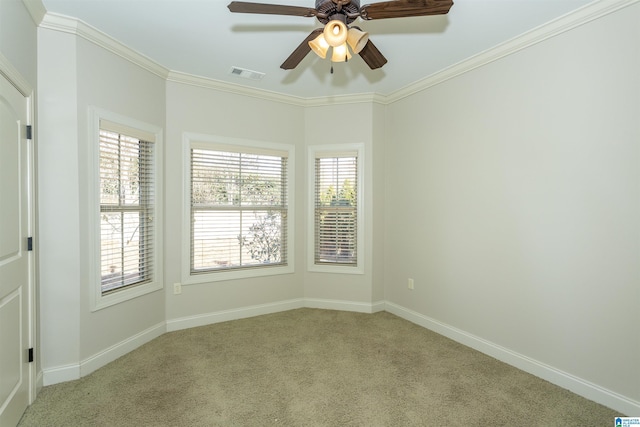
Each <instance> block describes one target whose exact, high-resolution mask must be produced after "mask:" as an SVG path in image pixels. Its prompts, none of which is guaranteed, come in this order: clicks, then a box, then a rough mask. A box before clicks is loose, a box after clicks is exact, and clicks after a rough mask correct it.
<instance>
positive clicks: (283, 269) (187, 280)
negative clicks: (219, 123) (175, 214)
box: [182, 132, 295, 285]
mask: <svg viewBox="0 0 640 427" xmlns="http://www.w3.org/2000/svg"><path fill="white" fill-rule="evenodd" d="M225 147H227V148H228V149H229V150H231V151H235V152H243V149H244V150H246V152H249V153H256V152H264V153H265V154H269V155H272V154H275V153H276V152H279V153H286V155H287V171H286V180H287V195H286V199H287V209H286V212H287V215H286V216H287V236H286V238H287V242H286V246H287V261H286V264H278V265H273V264H266V265H264V266H260V265H249V266H247V267H238V268H232V269H228V270H219V271H210V272H199V273H193V272H192V271H191V247H192V246H191V160H192V159H191V150H192V148H200V149H205V150H218V151H224V150H225ZM294 176H295V149H294V147H293V146H292V145H287V144H281V143H275V142H270V141H258V140H250V139H241V138H230V137H223V136H217V135H209V134H199V133H191V132H184V133H183V212H182V217H183V221H182V236H183V238H182V283H183V284H185V285H189V284H196V283H207V282H219V281H225V280H233V279H244V278H252V277H262V276H272V275H280V274H290V273H293V272H294V270H295V269H294V262H295V256H294V254H295V248H294V241H295V238H294V224H295V221H294V218H295V212H294V204H295V203H294V194H295V180H294Z"/></svg>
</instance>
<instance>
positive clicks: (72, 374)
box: [42, 363, 80, 386]
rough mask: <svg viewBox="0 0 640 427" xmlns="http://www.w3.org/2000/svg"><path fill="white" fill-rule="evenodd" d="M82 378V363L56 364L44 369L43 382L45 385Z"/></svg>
mask: <svg viewBox="0 0 640 427" xmlns="http://www.w3.org/2000/svg"><path fill="white" fill-rule="evenodd" d="M79 378H80V364H79V363H74V364H70V365H63V366H56V367H53V368H49V369H43V370H42V384H43V385H44V386H48V385H53V384H58V383H64V382H67V381H73V380H77V379H79Z"/></svg>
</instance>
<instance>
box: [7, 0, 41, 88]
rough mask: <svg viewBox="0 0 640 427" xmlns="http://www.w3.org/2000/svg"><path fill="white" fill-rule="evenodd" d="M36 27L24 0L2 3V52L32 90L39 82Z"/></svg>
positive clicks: (10, 0) (11, 0)
mask: <svg viewBox="0 0 640 427" xmlns="http://www.w3.org/2000/svg"><path fill="white" fill-rule="evenodd" d="M36 43H37V35H36V25H35V23H34V22H33V20H32V19H31V15H30V14H29V12H28V11H27V9H26V8H25V5H24V3H23V2H22V0H2V1H0V52H2V55H4V57H5V58H7V60H8V61H9V62H10V63H11V65H12V66H13V67H15V69H16V70H18V72H20V74H21V76H22V77H23V78H24V79H26V80H27V81H28V82H29V84H30V85H31V87H32V88H35V87H36V81H37V76H36V73H37V67H36V63H37V49H36Z"/></svg>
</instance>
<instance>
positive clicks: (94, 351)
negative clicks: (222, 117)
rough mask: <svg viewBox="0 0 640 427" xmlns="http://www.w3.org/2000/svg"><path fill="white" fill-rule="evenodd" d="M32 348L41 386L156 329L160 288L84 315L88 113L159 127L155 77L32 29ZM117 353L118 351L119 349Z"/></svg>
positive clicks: (160, 87) (161, 114)
mask: <svg viewBox="0 0 640 427" xmlns="http://www.w3.org/2000/svg"><path fill="white" fill-rule="evenodd" d="M38 43H39V49H38V52H39V56H38V84H39V105H38V112H39V135H40V138H39V140H38V144H39V147H38V149H39V152H38V154H39V159H40V162H39V169H38V189H39V212H38V214H39V234H40V248H39V249H40V255H41V256H40V269H39V277H40V304H41V329H42V334H41V337H42V338H41V341H42V342H41V345H42V359H43V369H44V371H45V385H46V384H47V383H51V382H57V381H59V380H67V379H73V378H77V377H78V376H79V375H81V374H86V373H88V372H90V371H91V370H92V369H94V368H95V367H96V366H99V365H100V364H104V363H105V362H107V361H109V360H112V359H113V358H114V357H117V356H118V355H119V353H118V350H116V351H111V352H110V353H109V352H108V350H109V349H110V348H111V347H112V346H116V345H120V346H121V345H122V343H123V342H126V341H130V340H132V339H133V337H135V336H137V335H140V334H143V335H144V334H145V333H146V334H147V336H141V337H138V340H139V341H138V342H137V344H139V343H140V342H143V341H145V340H146V339H150V338H152V337H153V336H157V334H159V333H162V332H164V319H165V310H164V295H163V292H162V291H158V292H154V293H151V294H148V295H144V296H141V297H138V298H135V299H133V300H130V301H127V302H124V303H121V304H118V305H115V306H111V307H107V308H104V309H102V310H99V311H96V312H91V306H90V297H89V295H90V294H89V292H90V291H91V290H92V287H93V286H96V284H95V283H94V282H93V280H92V279H91V278H90V277H89V270H88V266H89V262H90V261H89V260H90V257H89V255H90V253H91V252H92V250H93V247H92V246H91V240H90V238H91V235H92V230H91V229H90V224H89V212H88V210H89V200H90V199H89V185H90V184H89V183H90V182H91V181H92V174H93V173H94V172H95V171H93V170H90V169H89V165H90V160H89V153H88V144H89V143H90V138H89V131H88V122H89V119H88V111H89V107H90V106H93V107H98V108H101V109H104V110H109V111H111V112H114V113H117V114H120V115H124V116H127V117H130V118H132V119H136V120H139V121H143V122H146V123H150V124H153V125H155V126H158V127H161V128H162V127H164V122H165V109H164V105H165V79H164V78H162V77H159V76H157V75H154V74H153V73H151V72H149V71H147V70H144V69H142V68H140V67H138V66H136V65H134V64H133V63H132V62H130V61H128V60H124V59H123V58H121V57H119V56H117V55H115V54H113V53H111V52H109V51H107V50H105V49H103V48H101V47H99V46H97V45H95V44H93V43H90V42H88V41H86V40H84V39H82V38H80V37H77V36H75V35H73V34H68V33H65V32H59V31H52V30H49V29H46V28H39V29H38ZM124 351H125V349H124V348H123V349H121V350H120V352H124Z"/></svg>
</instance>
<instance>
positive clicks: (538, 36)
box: [385, 0, 640, 104]
mask: <svg viewBox="0 0 640 427" xmlns="http://www.w3.org/2000/svg"><path fill="white" fill-rule="evenodd" d="M639 1H640V0H596V1H594V2H593V3H589V4H587V5H585V6H583V7H581V8H579V9H577V10H575V11H573V12H570V13H568V14H566V15H563V16H561V17H559V18H556V19H554V20H552V21H550V22H548V23H546V24H543V25H540V26H539V27H536V28H534V29H532V30H530V31H528V32H526V33H524V34H521V35H519V36H517V37H514V38H513V39H511V40H508V41H506V42H504V43H501V44H499V45H497V46H495V47H493V48H490V49H488V50H485V51H484V52H481V53H479V54H477V55H474V56H472V57H470V58H468V59H465V60H463V61H461V62H458V63H457V64H454V65H452V66H450V67H447V68H445V69H443V70H441V71H438V72H437V73H435V74H432V75H430V76H427V77H425V78H423V79H421V80H418V81H417V82H415V83H412V84H410V85H408V86H405V87H404V88H402V89H399V90H397V91H395V92H393V93H391V94H390V95H389V96H387V97H385V100H386V103H387V104H391V103H394V102H396V101H399V100H400V99H402V98H406V97H408V96H410V95H413V94H415V93H418V92H421V91H423V90H426V89H428V88H430V87H433V86H435V85H437V84H440V83H442V82H445V81H447V80H449V79H452V78H454V77H456V76H459V75H461V74H464V73H467V72H469V71H471V70H474V69H476V68H478V67H482V66H483V65H487V64H489V63H491V62H494V61H497V60H499V59H501V58H504V57H505V56H508V55H512V54H514V53H516V52H519V51H521V50H523V49H526V48H527V47H529V46H532V45H535V44H537V43H540V42H543V41H545V40H547V39H549V38H551V37H555V36H557V35H559V34H562V33H564V32H567V31H569V30H572V29H574V28H576V27H579V26H581V25H584V24H586V23H589V22H591V21H593V20H595V19H598V18H601V17H603V16H605V15H608V14H610V13H613V12H616V11H618V10H620V9H623V8H625V7H627V6H630V5H632V4H634V3H638V2H639Z"/></svg>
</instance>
